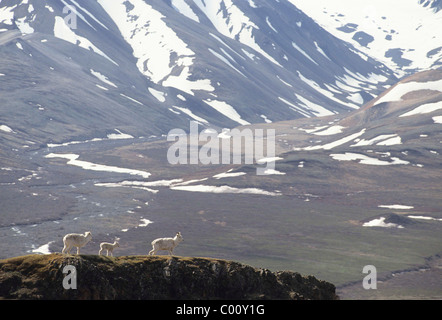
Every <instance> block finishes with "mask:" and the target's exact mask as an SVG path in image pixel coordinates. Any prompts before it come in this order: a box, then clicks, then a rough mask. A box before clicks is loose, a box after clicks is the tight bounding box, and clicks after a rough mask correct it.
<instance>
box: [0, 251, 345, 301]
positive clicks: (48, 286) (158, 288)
mask: <svg viewBox="0 0 442 320" xmlns="http://www.w3.org/2000/svg"><path fill="white" fill-rule="evenodd" d="M67 265H71V266H74V267H75V268H76V272H77V274H76V278H77V281H76V284H77V288H76V289H65V288H64V286H63V279H64V278H65V277H67V278H71V276H72V275H73V274H72V273H71V272H70V271H65V273H63V269H64V267H65V266H67ZM66 281H67V280H66ZM68 283H69V284H72V281H69V282H68ZM0 299H43V300H44V299H73V300H75V299H119V300H126V299H130V300H135V299H163V300H167V299H237V300H239V299H293V300H304V299H315V300H316V299H338V297H337V295H336V294H335V286H334V285H333V284H331V283H328V282H325V281H321V280H318V279H316V278H315V277H313V276H302V275H300V274H299V273H295V272H289V271H282V272H271V271H269V270H266V269H257V268H253V267H251V266H247V265H244V264H240V263H237V262H233V261H227V260H219V259H210V258H188V257H165V256H122V257H104V256H96V255H79V256H74V255H62V254H50V255H27V256H21V257H16V258H10V259H4V260H0Z"/></svg>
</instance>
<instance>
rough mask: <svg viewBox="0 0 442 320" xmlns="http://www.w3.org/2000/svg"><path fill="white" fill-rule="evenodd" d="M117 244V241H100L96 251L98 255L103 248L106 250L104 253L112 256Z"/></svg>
mask: <svg viewBox="0 0 442 320" xmlns="http://www.w3.org/2000/svg"><path fill="white" fill-rule="evenodd" d="M119 246H120V244H119V243H118V241H115V242H114V243H109V242H102V243H100V251H98V255H101V253H102V252H103V251H104V250H106V251H107V253H106V255H107V256H108V255H109V253H110V255H111V256H112V257H113V256H114V249H115V248H116V247H119Z"/></svg>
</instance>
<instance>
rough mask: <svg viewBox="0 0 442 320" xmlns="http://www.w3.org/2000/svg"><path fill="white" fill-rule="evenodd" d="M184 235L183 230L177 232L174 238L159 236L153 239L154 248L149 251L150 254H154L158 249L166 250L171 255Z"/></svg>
mask: <svg viewBox="0 0 442 320" xmlns="http://www.w3.org/2000/svg"><path fill="white" fill-rule="evenodd" d="M183 240H184V239H183V236H182V235H181V232H177V234H176V236H175V237H174V238H159V239H155V240H154V241H152V250H150V251H149V255H154V254H156V253H157V252H158V250H166V251H168V252H169V255H170V256H171V255H172V254H173V249H175V247H176V246H177V245H178V244H179V243H180V242H181V241H183Z"/></svg>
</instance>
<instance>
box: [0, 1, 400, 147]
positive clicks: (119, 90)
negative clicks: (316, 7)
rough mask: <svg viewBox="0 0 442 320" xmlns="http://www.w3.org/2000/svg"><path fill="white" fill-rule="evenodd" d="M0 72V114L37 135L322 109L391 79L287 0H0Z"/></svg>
mask: <svg viewBox="0 0 442 320" xmlns="http://www.w3.org/2000/svg"><path fill="white" fill-rule="evenodd" d="M18 70H19V71H20V72H17V71H18ZM0 74H1V76H0V82H1V87H0V99H1V101H2V104H1V106H0V107H1V110H2V119H1V122H2V124H5V125H7V126H9V127H11V128H12V127H14V126H15V127H16V129H17V130H16V132H18V131H20V130H18V129H19V128H21V129H23V130H28V128H29V120H28V119H27V117H29V115H30V114H32V117H33V123H34V125H35V126H37V127H38V130H40V133H42V132H44V133H42V134H41V137H40V138H41V139H42V140H39V142H40V143H42V142H46V143H47V142H57V143H60V142H65V140H63V139H68V137H78V136H82V135H83V136H87V137H89V138H90V137H91V136H94V135H103V134H108V133H109V132H113V130H114V129H116V128H119V129H124V130H122V131H123V132H127V133H128V134H131V135H133V136H135V135H146V134H152V133H155V134H159V133H167V131H168V129H171V128H175V127H180V128H188V121H189V120H196V121H198V122H199V123H200V124H202V125H204V126H213V127H234V126H237V125H244V124H249V123H259V122H270V121H279V120H286V119H293V118H299V117H316V116H324V115H333V114H336V113H342V112H348V111H351V110H354V109H356V108H358V107H360V106H361V105H363V104H364V103H365V102H367V101H369V100H371V99H372V98H373V97H374V96H376V95H377V94H378V93H380V92H382V91H383V90H384V89H385V88H386V87H388V86H389V85H391V84H393V83H394V82H395V81H396V78H395V76H394V74H393V72H392V71H391V70H389V69H388V68H387V67H385V66H384V65H383V64H382V63H379V62H377V61H375V60H373V59H370V58H367V57H366V56H364V55H363V54H361V53H360V52H358V51H357V50H355V49H354V48H352V47H351V46H350V45H348V44H346V43H343V42H342V41H340V40H339V39H337V38H335V37H333V36H332V35H330V34H329V33H328V32H327V31H325V30H323V29H322V28H321V27H320V26H319V25H317V24H316V23H315V22H314V21H313V20H312V19H310V18H309V17H307V16H306V15H305V14H304V13H302V12H301V11H299V10H298V9H297V8H296V7H295V6H294V5H293V4H291V3H290V2H288V1H287V0H281V1H259V0H253V1H252V0H251V1H232V0H214V1H210V2H209V1H200V0H170V1H160V0H150V1H144V0H128V1H125V0H112V1H111V0H97V1H86V0H61V1H56V0H49V1H42V0H27V1H18V0H5V1H1V3H0ZM11 110H13V111H11ZM14 114H15V115H20V117H19V119H20V120H16V119H17V118H16V117H15V118H14V119H13V118H12V115H14ZM86 114H88V115H89V116H85V115H86ZM92 115H94V116H92ZM66 123H69V127H68V126H66ZM48 128H51V129H48ZM54 128H57V129H54ZM68 128H69V129H68ZM33 129H35V128H33ZM48 132H51V134H52V135H49V136H48V134H47V133H48ZM55 133H58V134H55ZM45 135H46V137H45V138H43V136H45ZM28 138H29V137H28ZM40 138H39V139H40Z"/></svg>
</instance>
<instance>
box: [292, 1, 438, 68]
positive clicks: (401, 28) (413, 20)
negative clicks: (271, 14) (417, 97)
mask: <svg viewBox="0 0 442 320" xmlns="http://www.w3.org/2000/svg"><path fill="white" fill-rule="evenodd" d="M289 1H290V2H291V3H293V4H294V5H296V6H297V7H298V8H299V9H301V10H302V11H303V12H305V13H306V14H307V15H308V16H310V17H312V18H313V19H314V20H315V21H316V22H318V23H319V24H320V25H321V26H322V27H323V28H324V29H326V30H327V31H329V32H330V33H332V34H333V35H335V36H336V37H338V38H340V39H342V40H344V41H347V42H349V43H351V44H353V45H354V46H355V47H356V48H358V49H359V50H361V51H362V52H364V53H366V54H367V55H369V56H371V57H373V58H375V59H376V60H378V61H382V62H383V63H385V64H386V65H388V66H389V67H390V68H391V69H393V70H395V72H396V74H397V75H398V76H404V75H405V74H411V73H413V72H416V71H422V70H426V69H429V68H432V67H437V66H441V65H442V28H441V25H442V10H441V8H442V5H441V2H440V1H439V0H405V1H404V0H388V1H383V0H369V1H365V0H364V1H352V0H338V1H330V0H311V1H302V0H289Z"/></svg>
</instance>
